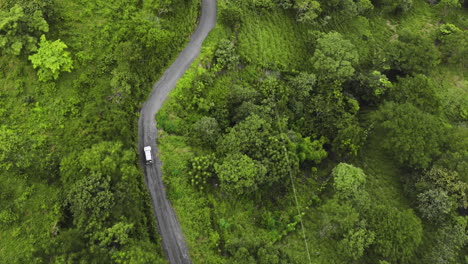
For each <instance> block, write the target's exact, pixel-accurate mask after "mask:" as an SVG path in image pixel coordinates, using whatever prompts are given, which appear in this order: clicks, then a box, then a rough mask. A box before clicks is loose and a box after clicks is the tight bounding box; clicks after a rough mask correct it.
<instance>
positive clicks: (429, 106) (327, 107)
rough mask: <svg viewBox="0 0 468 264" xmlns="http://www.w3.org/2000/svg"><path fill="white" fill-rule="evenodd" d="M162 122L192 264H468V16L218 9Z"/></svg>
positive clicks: (311, 0)
mask: <svg viewBox="0 0 468 264" xmlns="http://www.w3.org/2000/svg"><path fill="white" fill-rule="evenodd" d="M218 7H219V10H218V13H219V19H218V25H217V27H216V28H215V29H214V31H213V32H212V33H211V34H210V36H209V37H208V39H207V40H206V41H205V44H204V47H203V50H202V54H201V56H200V58H199V59H198V60H197V61H196V62H194V63H193V65H192V67H191V68H190V69H189V71H188V72H187V74H186V75H185V76H184V77H183V78H182V79H181V80H180V81H179V83H178V85H177V87H176V89H175V90H174V91H173V92H172V93H171V94H170V98H169V99H168V101H166V103H165V105H164V107H163V108H162V109H161V111H160V112H159V113H158V115H157V122H158V126H159V128H160V138H159V139H158V140H159V144H160V148H161V152H162V161H163V170H164V180H165V182H166V184H167V185H168V195H169V197H170V199H171V201H172V203H173V205H174V207H175V210H176V212H177V215H178V217H179V221H180V223H181V226H182V230H183V232H184V234H185V236H186V239H187V243H188V245H189V248H190V254H191V258H192V260H193V262H194V263H265V264H266V263H268V264H274V263H373V264H374V263H380V264H384V263H468V258H467V257H466V256H467V255H468V248H467V243H468V233H467V224H468V223H467V221H468V216H467V214H468V213H467V212H468V200H467V199H468V198H467V197H468V196H467V195H468V179H467V175H468V141H467V140H468V128H467V121H468V114H467V113H468V112H467V111H468V90H467V89H468V88H467V87H468V85H467V81H466V80H465V74H466V63H467V60H466V58H468V56H467V55H468V54H467V50H466V46H467V45H466V42H467V41H466V40H467V36H468V35H467V31H466V29H467V28H468V21H467V18H468V16H467V10H466V8H467V3H466V1H465V2H463V1H457V0H453V1H444V0H442V1H440V2H439V1H428V2H426V1H423V0H372V1H370V0H356V1H355V0H345V1H338V0H331V1H330V0H328V1H325V0H323V1H322V0H316V1H315V0H246V1H235V0H219V1H218Z"/></svg>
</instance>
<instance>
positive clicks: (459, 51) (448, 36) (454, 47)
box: [437, 24, 468, 67]
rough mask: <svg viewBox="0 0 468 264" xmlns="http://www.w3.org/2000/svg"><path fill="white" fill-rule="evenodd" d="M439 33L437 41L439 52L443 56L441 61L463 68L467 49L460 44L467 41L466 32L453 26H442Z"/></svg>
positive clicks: (467, 55) (467, 53)
mask: <svg viewBox="0 0 468 264" xmlns="http://www.w3.org/2000/svg"><path fill="white" fill-rule="evenodd" d="M439 31H440V33H439V36H438V38H437V39H438V40H439V41H440V42H441V43H440V45H439V50H440V52H441V53H442V55H443V57H442V61H443V62H445V63H449V64H455V65H459V66H461V67H464V66H463V65H464V64H466V58H467V57H468V47H467V45H463V44H462V43H466V42H467V41H468V32H467V31H466V30H461V29H459V28H458V27H456V26H455V25H453V24H442V25H441V26H440V28H439Z"/></svg>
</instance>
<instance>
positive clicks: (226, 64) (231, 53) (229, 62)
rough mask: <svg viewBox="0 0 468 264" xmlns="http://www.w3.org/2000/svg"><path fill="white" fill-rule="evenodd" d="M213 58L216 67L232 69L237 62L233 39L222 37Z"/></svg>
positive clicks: (237, 56)
mask: <svg viewBox="0 0 468 264" xmlns="http://www.w3.org/2000/svg"><path fill="white" fill-rule="evenodd" d="M214 58H215V61H216V67H217V69H219V70H222V69H224V68H226V69H228V70H234V69H235V68H236V67H237V65H238V64H239V55H237V53H236V50H235V44H234V42H233V41H231V40H228V39H223V40H221V41H220V42H219V45H218V48H217V49H216V51H215V54H214Z"/></svg>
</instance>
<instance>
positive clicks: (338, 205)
mask: <svg viewBox="0 0 468 264" xmlns="http://www.w3.org/2000/svg"><path fill="white" fill-rule="evenodd" d="M319 211H320V220H319V222H320V230H319V235H320V237H329V238H334V239H339V238H342V237H343V236H344V235H345V234H347V233H348V232H349V231H350V230H352V229H353V228H354V226H355V225H356V224H357V223H358V221H359V213H358V212H357V211H356V209H354V208H353V206H352V205H351V204H349V203H346V202H344V203H343V202H341V201H340V200H338V199H337V198H336V197H334V198H332V199H329V200H328V201H327V202H326V203H325V204H323V205H322V206H321V207H320V208H319Z"/></svg>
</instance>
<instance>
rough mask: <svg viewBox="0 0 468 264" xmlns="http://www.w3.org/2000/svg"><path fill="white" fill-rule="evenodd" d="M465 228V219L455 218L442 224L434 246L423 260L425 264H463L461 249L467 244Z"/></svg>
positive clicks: (467, 236)
mask: <svg viewBox="0 0 468 264" xmlns="http://www.w3.org/2000/svg"><path fill="white" fill-rule="evenodd" d="M466 228H467V219H466V217H456V218H455V219H454V220H452V221H449V222H447V223H444V225H443V226H442V227H440V228H439V229H438V230H437V232H436V234H435V244H434V245H433V246H432V247H431V248H429V250H428V253H427V254H425V255H424V259H423V260H424V261H425V262H426V263H434V264H456V263H463V261H465V260H466V259H463V255H464V254H463V253H464V250H463V248H464V247H465V246H466V245H467V243H468V233H467V231H466ZM465 250H466V248H465ZM465 257H466V255H465Z"/></svg>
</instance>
